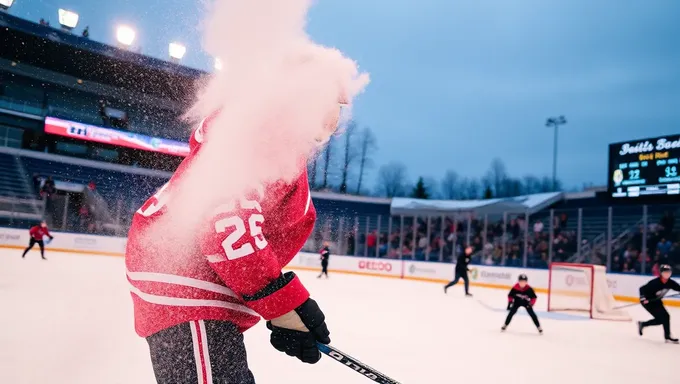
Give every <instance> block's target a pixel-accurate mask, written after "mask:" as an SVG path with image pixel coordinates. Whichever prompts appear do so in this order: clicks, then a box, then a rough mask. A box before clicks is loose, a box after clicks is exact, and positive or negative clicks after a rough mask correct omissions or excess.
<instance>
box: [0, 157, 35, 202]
mask: <svg viewBox="0 0 680 384" xmlns="http://www.w3.org/2000/svg"><path fill="white" fill-rule="evenodd" d="M23 178H24V175H22V174H21V172H20V171H19V169H18V168H17V163H16V160H15V158H14V156H12V155H8V154H5V153H0V196H6V197H17V198H22V199H31V198H34V197H35V195H34V193H33V191H31V190H29V189H27V188H26V183H25V180H24V179H23Z"/></svg>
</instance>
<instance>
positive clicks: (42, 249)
mask: <svg viewBox="0 0 680 384" xmlns="http://www.w3.org/2000/svg"><path fill="white" fill-rule="evenodd" d="M36 244H38V246H39V247H40V256H42V258H43V259H44V258H45V242H44V241H42V240H36V239H34V238H33V237H31V241H30V242H29V243H28V248H26V249H25V250H24V254H23V255H21V257H25V256H26V254H27V253H28V251H30V250H31V248H33V246H34V245H36Z"/></svg>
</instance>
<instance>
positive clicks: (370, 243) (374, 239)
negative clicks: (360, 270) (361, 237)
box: [366, 231, 378, 257]
mask: <svg viewBox="0 0 680 384" xmlns="http://www.w3.org/2000/svg"><path fill="white" fill-rule="evenodd" d="M377 244H378V235H377V234H376V231H373V232H371V233H369V234H368V236H366V247H367V248H368V257H375V247H376V245H377Z"/></svg>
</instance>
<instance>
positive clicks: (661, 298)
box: [614, 293, 680, 309]
mask: <svg viewBox="0 0 680 384" xmlns="http://www.w3.org/2000/svg"><path fill="white" fill-rule="evenodd" d="M673 297H680V293H676V294H674V295H670V296H664V297H660V298H658V299H654V300H648V302H649V303H653V302H655V301H659V300H663V299H670V298H673ZM640 304H642V303H640V302H637V303H632V304H626V305H622V306H620V307H615V308H614V309H623V308H628V307H634V306H636V305H640Z"/></svg>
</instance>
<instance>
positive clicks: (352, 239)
mask: <svg viewBox="0 0 680 384" xmlns="http://www.w3.org/2000/svg"><path fill="white" fill-rule="evenodd" d="M355 241H356V236H355V235H354V231H350V232H349V235H347V254H348V255H351V256H354V245H355V244H354V243H355Z"/></svg>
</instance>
